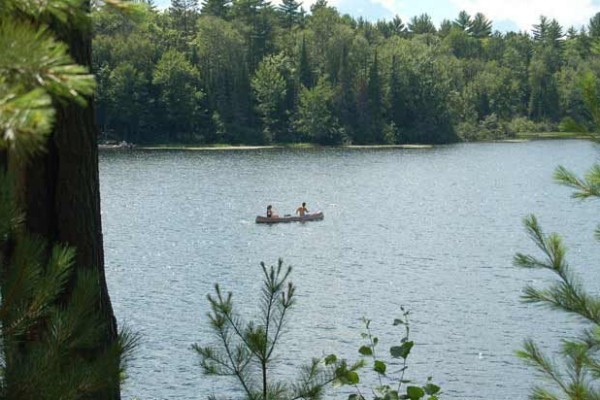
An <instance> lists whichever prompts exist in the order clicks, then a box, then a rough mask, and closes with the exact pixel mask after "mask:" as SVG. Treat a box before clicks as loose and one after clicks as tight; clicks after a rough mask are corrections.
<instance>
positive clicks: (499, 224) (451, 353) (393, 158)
mask: <svg viewBox="0 0 600 400" xmlns="http://www.w3.org/2000/svg"><path fill="white" fill-rule="evenodd" d="M599 159H600V146H599V145H597V144H594V143H591V142H587V141H579V140H571V141H539V142H525V143H477V144H457V145H448V146H438V147H434V148H431V149H380V150H368V149H362V150H357V149H322V150H319V149H317V150H280V149H279V150H253V151H189V152H186V151H141V150H137V151H132V152H127V151H103V152H101V153H100V180H101V196H102V218H103V228H104V240H105V253H106V276H107V280H108V285H109V290H110V294H111V299H112V302H113V306H114V308H115V313H116V315H117V318H118V320H119V321H120V324H121V325H126V326H128V327H129V328H131V329H132V330H134V331H136V332H138V333H139V334H140V335H141V342H140V345H139V346H138V348H137V350H136V352H135V357H134V359H133V360H132V362H131V364H130V366H129V369H128V376H129V379H128V380H127V381H126V383H125V384H124V386H123V398H126V399H130V398H134V397H136V398H139V399H202V398H207V397H208V395H211V394H217V395H223V396H224V397H226V398H236V396H237V395H239V392H238V391H237V389H236V387H235V386H234V385H233V384H232V382H231V381H230V380H228V379H225V378H220V377H206V376H203V374H202V371H201V369H200V367H199V362H198V361H199V359H198V357H197V356H196V354H195V353H194V352H193V351H192V350H191V349H190V346H191V345H192V344H193V343H201V344H210V343H212V341H213V338H212V336H211V334H210V330H209V327H208V318H207V317H206V314H207V312H208V303H207V300H206V295H207V294H209V293H212V290H213V285H214V284H215V283H217V282H218V283H220V285H221V286H222V288H223V289H224V290H226V291H229V290H231V291H233V292H234V301H235V300H237V301H238V303H237V304H238V305H239V306H240V309H241V310H242V311H243V312H244V313H247V314H250V315H252V314H254V313H255V312H256V311H257V306H256V304H257V303H258V298H259V296H260V292H259V290H260V288H261V278H262V276H261V274H262V272H261V269H260V266H259V263H260V262H261V261H265V263H267V264H268V265H274V264H276V263H277V259H278V258H280V257H281V258H283V260H284V262H285V263H286V264H289V265H292V266H293V268H294V269H293V272H292V276H291V278H292V281H293V282H294V283H295V284H296V286H297V305H296V306H295V308H294V309H293V311H292V314H291V318H290V323H289V324H288V326H287V330H286V332H285V336H284V337H283V341H282V343H281V345H282V351H281V352H280V353H279V354H278V362H279V364H278V365H279V369H278V370H279V372H280V373H281V374H282V376H281V377H282V379H284V378H286V377H290V376H293V375H294V373H295V371H296V366H300V365H301V364H303V363H305V362H308V361H309V360H310V359H311V358H312V357H313V356H322V355H326V354H329V353H337V354H338V355H342V356H345V357H347V358H349V359H351V360H356V359H358V356H359V354H358V351H357V349H358V348H359V347H360V345H361V344H362V341H361V340H362V339H361V336H360V334H361V332H362V331H363V325H362V323H361V318H362V317H367V318H369V319H371V320H372V321H373V322H372V324H371V327H372V329H373V331H374V333H375V334H376V335H377V336H379V339H380V347H379V352H380V353H381V354H387V352H388V348H389V347H390V346H392V345H396V344H398V342H399V339H400V337H401V334H402V331H401V330H399V329H398V327H393V326H392V321H393V319H394V318H396V317H399V316H400V315H401V311H400V306H405V307H406V308H408V309H409V310H410V311H411V338H412V339H413V340H414V341H415V342H416V344H415V347H414V348H413V352H412V353H411V356H410V358H409V369H408V371H407V377H408V378H410V379H414V380H415V381H418V382H421V383H424V381H425V380H426V378H427V377H428V376H430V375H431V376H433V379H434V382H436V383H438V384H439V385H440V386H441V387H442V389H443V391H444V395H443V398H445V399H488V400H489V399H491V400H500V399H525V398H527V395H528V394H529V390H530V388H531V386H532V385H533V384H534V383H535V382H536V378H535V374H534V373H533V371H532V370H531V369H530V368H527V367H525V366H524V365H523V363H522V362H521V361H520V360H518V359H517V358H516V356H515V355H514V353H515V351H516V350H517V349H519V347H520V345H521V343H522V342H523V340H524V339H525V338H527V337H534V338H535V339H536V340H537V341H538V342H539V344H540V345H541V346H542V347H543V348H544V349H546V350H548V351H550V352H555V351H556V350H557V349H558V343H559V339H560V338H563V337H569V336H571V335H573V334H574V333H576V332H577V331H578V330H579V329H580V328H581V327H582V325H581V323H580V322H579V321H577V320H575V319H574V318H573V317H569V316H566V315H563V314H561V313H558V312H552V311H548V310H545V309H542V308H539V307H534V306H532V305H526V304H523V303H521V302H520V298H519V297H520V295H521V292H522V288H523V287H524V286H525V285H526V284H532V285H535V286H544V285H547V284H548V283H549V282H551V281H552V279H553V277H552V276H551V275H550V274H548V273H546V272H545V271H530V270H524V269H520V268H517V267H514V266H513V265H512V258H513V255H514V254H515V253H516V252H518V251H520V252H526V253H531V254H536V255H539V253H537V252H536V249H535V246H534V245H533V244H532V243H531V242H530V240H529V239H528V238H527V235H526V233H525V231H524V229H523V226H522V218H523V217H524V216H526V215H527V214H530V213H535V214H536V215H537V216H538V218H539V220H540V222H541V224H542V226H543V227H544V230H545V231H547V232H551V231H557V232H559V233H561V234H562V235H563V236H564V238H565V241H566V244H567V246H568V248H569V254H568V258H569V261H570V264H571V265H572V266H573V268H574V269H575V271H577V272H580V273H585V282H586V286H587V287H588V288H589V289H590V290H592V291H594V292H596V293H597V292H598V289H600V279H599V278H600V271H599V270H598V268H597V267H598V265H600V263H599V261H600V254H599V252H598V251H597V244H596V242H595V240H594V238H593V231H594V228H595V226H596V224H597V223H598V222H600V220H599V218H598V203H595V202H593V201H590V202H579V201H575V200H573V199H571V198H570V197H569V196H570V193H571V191H570V190H569V189H568V188H565V187H562V186H558V185H556V184H554V183H553V180H552V174H553V171H554V168H555V167H556V166H557V165H559V164H561V165H564V166H566V167H568V168H570V169H572V170H574V171H575V172H577V173H580V174H581V173H583V172H585V171H586V170H587V169H588V168H589V167H590V166H591V165H592V163H594V162H596V161H598V160H599ZM303 201H306V202H307V207H308V209H309V210H311V211H313V210H321V211H323V212H324V213H325V219H324V220H323V221H318V222H310V223H304V224H302V223H291V224H278V225H273V226H266V225H261V224H255V223H254V218H255V217H256V215H258V214H264V213H265V209H266V206H267V204H272V205H273V206H274V208H275V209H276V210H277V212H279V213H280V214H285V213H293V211H294V210H295V208H296V207H297V206H298V205H299V204H300V203H301V202H303ZM392 370H393V368H392ZM363 375H364V376H365V377H367V376H370V375H371V374H370V373H368V372H367V371H365V372H363ZM363 389H364V387H363ZM367 392H368V391H367ZM329 393H330V394H329V398H346V396H347V392H346V391H345V390H340V389H336V390H332V391H330V392H329ZM238 397H239V396H238Z"/></svg>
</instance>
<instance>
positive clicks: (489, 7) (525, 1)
mask: <svg viewBox="0 0 600 400" xmlns="http://www.w3.org/2000/svg"><path fill="white" fill-rule="evenodd" d="M155 1H156V4H157V5H158V6H159V7H168V6H169V4H170V0H155ZM278 1H279V0H272V4H277V3H278ZM315 1H316V0H304V2H303V7H304V9H305V10H308V9H309V8H310V6H311V4H313V3H314V2H315ZM328 3H329V4H330V5H332V6H335V7H336V8H337V9H338V10H339V11H340V12H341V13H342V14H350V15H352V16H353V17H360V16H362V17H363V18H365V19H367V20H370V21H376V20H378V19H391V18H392V17H394V15H398V16H400V18H402V20H403V21H408V20H409V19H410V18H411V17H413V16H415V15H420V14H423V13H427V14H429V15H430V16H431V18H432V19H433V22H434V23H435V24H436V25H437V26H439V23H440V22H441V21H442V20H443V19H449V20H451V21H452V20H455V19H456V17H457V16H458V13H459V12H460V11H461V10H465V11H467V12H468V13H469V14H470V15H474V14H475V13H477V12H481V13H483V14H484V15H485V16H486V17H487V18H488V19H490V20H492V21H493V29H494V30H499V31H502V32H507V31H531V28H532V26H533V25H534V24H536V23H537V22H538V21H539V18H540V15H545V16H546V17H548V18H550V19H552V18H555V19H556V20H557V21H558V22H559V23H560V24H561V25H562V26H563V28H564V30H565V31H566V30H567V29H568V28H569V27H570V26H575V27H576V28H577V29H579V28H581V26H584V25H587V24H588V22H589V20H590V18H592V17H593V16H594V14H596V13H597V12H600V0H328Z"/></svg>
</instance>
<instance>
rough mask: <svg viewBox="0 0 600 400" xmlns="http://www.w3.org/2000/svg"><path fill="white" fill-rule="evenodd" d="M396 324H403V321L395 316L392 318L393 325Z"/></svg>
mask: <svg viewBox="0 0 600 400" xmlns="http://www.w3.org/2000/svg"><path fill="white" fill-rule="evenodd" d="M396 325H404V321H402V320H401V319H400V318H396V319H395V320H394V326H396Z"/></svg>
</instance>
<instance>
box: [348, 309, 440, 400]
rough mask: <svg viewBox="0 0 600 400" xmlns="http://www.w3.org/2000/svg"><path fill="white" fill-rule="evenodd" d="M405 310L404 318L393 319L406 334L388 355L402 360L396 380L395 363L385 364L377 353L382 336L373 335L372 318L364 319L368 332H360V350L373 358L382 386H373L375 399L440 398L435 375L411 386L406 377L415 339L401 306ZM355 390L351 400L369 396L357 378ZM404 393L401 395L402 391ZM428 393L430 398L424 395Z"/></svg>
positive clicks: (364, 354) (364, 356)
mask: <svg viewBox="0 0 600 400" xmlns="http://www.w3.org/2000/svg"><path fill="white" fill-rule="evenodd" d="M400 309H401V310H402V318H396V319H394V323H393V325H394V326H403V327H404V334H403V336H402V338H401V339H400V344H399V345H396V346H392V347H390V349H389V355H390V356H391V357H392V358H393V359H397V360H400V365H399V367H400V369H399V370H397V371H395V372H394V373H395V374H398V377H397V378H396V379H397V380H396V381H395V380H394V378H391V377H390V376H389V375H388V365H395V364H392V363H386V362H385V361H384V360H383V358H382V356H381V355H379V354H378V353H377V345H378V344H379V338H378V337H376V336H373V333H372V331H371V320H368V319H363V322H364V324H365V332H363V333H362V334H361V336H362V338H363V340H365V341H366V344H365V345H363V346H361V347H360V348H359V349H358V352H359V353H360V354H361V356H363V358H366V359H371V360H372V365H373V371H375V373H376V374H377V380H378V383H379V385H377V386H375V387H374V388H373V389H372V392H373V399H374V400H397V399H410V400H419V399H424V398H426V399H428V400H437V399H438V395H439V394H440V387H439V386H437V385H435V384H434V383H433V382H432V378H431V377H429V378H427V383H426V384H425V385H423V386H419V385H409V384H410V383H411V381H410V380H408V379H405V373H406V370H407V369H408V356H409V355H410V352H411V350H412V348H413V346H414V344H415V343H414V342H413V341H411V340H410V322H409V315H410V312H409V311H408V310H406V309H405V308H404V307H400ZM403 385H404V386H406V392H405V393H402V386H403ZM354 386H355V388H356V393H354V394H351V395H350V396H349V397H348V400H365V399H366V398H367V397H366V396H365V395H364V394H363V392H364V391H361V389H360V387H359V386H358V381H357V382H356V384H355V385H354ZM401 393H402V394H401ZM425 396H427V397H425Z"/></svg>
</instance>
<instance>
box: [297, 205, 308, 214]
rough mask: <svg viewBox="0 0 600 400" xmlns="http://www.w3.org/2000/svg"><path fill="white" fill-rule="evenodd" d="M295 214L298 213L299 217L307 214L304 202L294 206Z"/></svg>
mask: <svg viewBox="0 0 600 400" xmlns="http://www.w3.org/2000/svg"><path fill="white" fill-rule="evenodd" d="M296 214H300V216H301V217H304V216H305V215H306V214H308V209H307V208H306V203H302V205H301V206H300V207H298V208H296Z"/></svg>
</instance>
